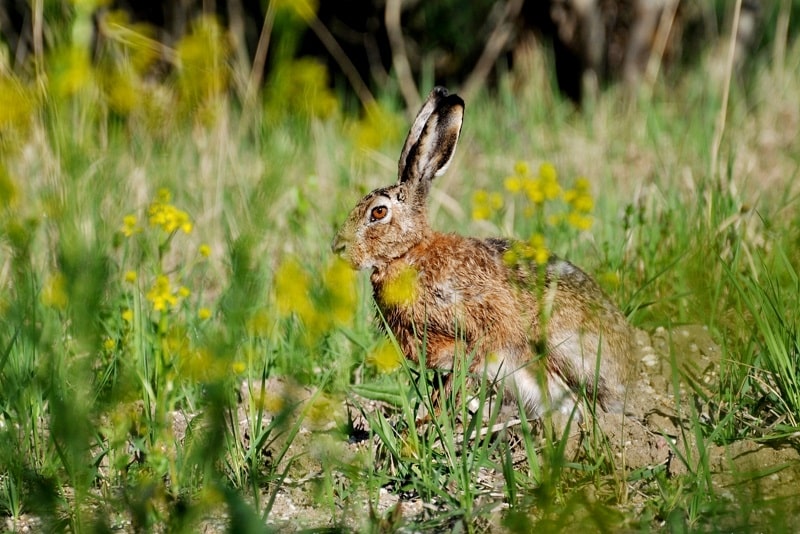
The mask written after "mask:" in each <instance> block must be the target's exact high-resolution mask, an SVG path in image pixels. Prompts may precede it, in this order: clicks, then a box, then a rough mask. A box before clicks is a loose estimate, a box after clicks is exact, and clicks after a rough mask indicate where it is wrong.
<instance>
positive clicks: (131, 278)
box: [123, 271, 137, 284]
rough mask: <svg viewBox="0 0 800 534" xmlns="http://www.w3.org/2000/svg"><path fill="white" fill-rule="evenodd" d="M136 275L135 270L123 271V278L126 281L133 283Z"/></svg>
mask: <svg viewBox="0 0 800 534" xmlns="http://www.w3.org/2000/svg"><path fill="white" fill-rule="evenodd" d="M136 277H137V275H136V271H125V276H124V277H123V278H124V280H125V281H126V282H127V283H129V284H133V283H135V282H136Z"/></svg>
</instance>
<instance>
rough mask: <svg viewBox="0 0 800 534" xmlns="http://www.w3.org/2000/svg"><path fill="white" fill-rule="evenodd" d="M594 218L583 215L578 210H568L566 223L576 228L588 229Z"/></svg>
mask: <svg viewBox="0 0 800 534" xmlns="http://www.w3.org/2000/svg"><path fill="white" fill-rule="evenodd" d="M593 222H594V219H593V218H592V217H591V216H589V215H584V214H583V213H580V212H579V211H570V212H569V214H568V215H567V223H569V225H570V226H572V227H573V228H575V229H577V230H588V229H589V228H591V227H592V223H593Z"/></svg>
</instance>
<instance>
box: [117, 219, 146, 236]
mask: <svg viewBox="0 0 800 534" xmlns="http://www.w3.org/2000/svg"><path fill="white" fill-rule="evenodd" d="M120 231H121V232H122V235H124V236H125V237H130V236H132V235H135V234H138V233H139V232H141V231H142V228H141V227H140V226H139V220H138V219H137V218H136V215H126V216H125V217H123V218H122V228H121V229H120Z"/></svg>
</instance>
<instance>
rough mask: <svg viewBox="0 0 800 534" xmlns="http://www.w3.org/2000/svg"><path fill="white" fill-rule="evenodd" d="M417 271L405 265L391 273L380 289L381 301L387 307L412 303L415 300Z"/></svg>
mask: <svg viewBox="0 0 800 534" xmlns="http://www.w3.org/2000/svg"><path fill="white" fill-rule="evenodd" d="M417 276H418V273H417V270H416V269H415V268H414V267H413V266H411V265H406V266H405V267H403V268H401V269H400V271H398V272H396V273H393V275H391V276H390V277H389V278H387V280H386V282H385V283H384V284H383V287H382V288H381V299H382V300H383V302H384V304H386V305H388V306H403V305H409V304H411V303H413V302H414V301H415V300H416V298H417V283H418V280H417Z"/></svg>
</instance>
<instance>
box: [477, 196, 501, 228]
mask: <svg viewBox="0 0 800 534" xmlns="http://www.w3.org/2000/svg"><path fill="white" fill-rule="evenodd" d="M502 207H503V196H502V195H501V194H500V193H497V192H492V193H489V192H488V191H485V190H483V189H478V190H477V191H475V192H474V193H473V194H472V219H473V220H475V221H482V220H486V219H488V218H489V217H491V216H492V214H493V213H494V212H496V211H497V210H499V209H500V208H502Z"/></svg>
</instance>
